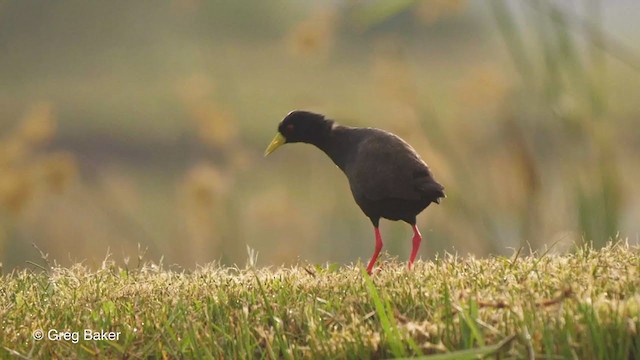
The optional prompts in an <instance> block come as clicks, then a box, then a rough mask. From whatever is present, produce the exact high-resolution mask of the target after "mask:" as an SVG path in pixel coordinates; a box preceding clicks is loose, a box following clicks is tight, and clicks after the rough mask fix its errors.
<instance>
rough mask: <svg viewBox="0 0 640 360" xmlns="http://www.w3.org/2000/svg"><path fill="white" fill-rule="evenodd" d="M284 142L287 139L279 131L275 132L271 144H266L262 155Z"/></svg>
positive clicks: (274, 149) (267, 153)
mask: <svg viewBox="0 0 640 360" xmlns="http://www.w3.org/2000/svg"><path fill="white" fill-rule="evenodd" d="M285 142H287V139H285V138H284V136H282V134H280V132H278V133H276V136H275V137H274V138H273V140H271V144H269V146H267V150H265V151H264V156H267V155H269V154H271V153H272V152H274V151H276V149H277V148H279V147H280V146H282V144H284V143H285Z"/></svg>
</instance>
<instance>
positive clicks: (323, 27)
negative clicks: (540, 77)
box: [288, 10, 336, 56]
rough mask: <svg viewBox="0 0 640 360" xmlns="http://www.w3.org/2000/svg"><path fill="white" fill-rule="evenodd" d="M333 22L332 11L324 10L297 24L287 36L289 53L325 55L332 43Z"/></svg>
mask: <svg viewBox="0 0 640 360" xmlns="http://www.w3.org/2000/svg"><path fill="white" fill-rule="evenodd" d="M335 20H336V13H335V12H334V11H330V10H324V11H318V12H316V13H314V14H313V15H312V16H311V17H309V18H307V19H305V20H303V21H302V22H300V23H298V24H297V25H296V26H295V27H294V28H293V30H292V31H291V32H290V33H289V36H288V43H289V48H290V50H291V52H292V53H293V54H294V55H297V56H311V55H323V54H327V53H328V52H329V51H330V50H331V47H332V46H333V42H334V30H335V23H336V21H335Z"/></svg>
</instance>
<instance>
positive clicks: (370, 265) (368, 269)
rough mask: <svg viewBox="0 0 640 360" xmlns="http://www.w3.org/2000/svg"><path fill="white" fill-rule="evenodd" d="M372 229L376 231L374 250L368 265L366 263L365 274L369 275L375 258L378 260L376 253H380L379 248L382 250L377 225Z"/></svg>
mask: <svg viewBox="0 0 640 360" xmlns="http://www.w3.org/2000/svg"><path fill="white" fill-rule="evenodd" d="M374 230H375V232H376V250H375V251H374V252H373V256H372V257H371V260H370V261H369V265H367V274H369V275H371V270H373V265H375V263H376V260H378V255H379V254H380V250H382V236H380V230H379V229H378V228H377V227H374Z"/></svg>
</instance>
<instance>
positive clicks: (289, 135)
mask: <svg viewBox="0 0 640 360" xmlns="http://www.w3.org/2000/svg"><path fill="white" fill-rule="evenodd" d="M332 125H333V121H331V120H327V119H325V117H324V115H322V114H316V113H312V112H309V111H303V110H294V111H292V112H290V113H289V114H287V116H285V117H284V119H282V121H281V122H280V124H279V125H278V132H277V133H276V136H275V137H274V138H273V140H272V141H271V144H269V146H267V149H266V150H265V152H264V156H267V155H269V154H271V153H272V152H274V151H275V150H276V149H277V148H279V147H280V146H282V145H284V144H286V143H296V142H304V143H309V144H317V143H318V141H319V140H321V139H322V137H323V136H326V134H327V133H328V132H329V131H331V126H332Z"/></svg>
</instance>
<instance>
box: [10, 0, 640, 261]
mask: <svg viewBox="0 0 640 360" xmlns="http://www.w3.org/2000/svg"><path fill="white" fill-rule="evenodd" d="M634 11H635V12H634ZM639 11H640V7H639V6H638V5H637V4H635V3H633V2H628V1H623V0H618V1H612V2H603V1H600V0H583V1H577V2H574V3H572V5H571V6H569V5H568V4H564V3H562V2H558V1H546V0H536V1H530V2H526V3H522V4H514V3H511V2H507V1H501V0H496V1H491V2H470V1H464V0H456V1H440V0H424V1H395V2H387V1H351V2H344V3H342V2H328V3H322V4H317V3H314V2H293V1H284V0H279V1H273V2H264V3H256V2H253V1H234V2H226V1H199V0H174V1H170V2H165V3H163V4H154V5H153V6H150V4H148V3H146V2H135V3H132V2H126V1H113V2H109V3H102V4H94V3H86V2H81V1H71V0H69V1H58V2H42V1H35V0H32V1H17V0H14V1H2V2H0V51H1V52H2V56H1V57H0V78H1V79H2V81H0V171H2V176H1V177H0V262H2V263H3V264H4V267H5V268H13V267H16V266H18V267H21V266H25V261H26V260H29V259H32V258H33V257H34V255H35V254H36V253H37V252H35V251H34V250H33V247H32V244H36V245H37V247H39V248H40V249H42V250H43V251H45V252H47V253H50V254H51V256H52V257H53V258H55V259H57V260H58V261H60V262H63V263H64V262H76V261H81V260H87V261H88V264H89V265H95V264H97V263H98V262H99V260H100V259H99V258H100V256H99V255H98V254H104V252H105V251H106V249H111V251H112V252H113V253H114V254H115V257H116V258H118V259H120V261H124V260H125V259H127V257H128V256H130V255H131V254H133V253H135V252H136V251H137V248H138V246H140V247H142V248H146V249H148V250H147V251H148V256H150V257H151V258H160V257H164V258H165V261H167V262H169V263H177V264H180V265H182V266H187V267H193V266H194V263H204V262H208V261H211V260H220V261H222V262H223V263H227V264H231V263H242V262H243V261H244V259H245V258H246V251H245V248H246V246H247V245H248V246H250V247H252V248H254V249H256V250H257V251H258V253H259V256H260V264H262V265H268V264H282V263H292V262H296V261H297V260H298V259H305V260H309V261H313V262H325V261H330V262H350V261H355V260H356V259H358V258H367V257H368V256H369V255H370V252H371V251H372V247H373V233H372V230H371V229H370V224H369V222H368V220H367V219H366V218H365V217H364V216H363V215H362V214H361V213H360V211H359V209H358V208H357V206H356V205H355V203H354V202H353V200H352V199H351V196H350V193H349V188H348V184H347V182H346V180H345V179H344V177H343V175H342V174H340V172H339V171H338V170H337V169H336V168H335V167H334V166H332V165H331V162H330V161H329V160H328V159H326V158H325V156H324V154H322V153H321V152H319V151H317V150H315V149H313V148H312V147H310V146H303V145H290V146H291V147H289V146H287V147H286V148H285V149H284V150H283V151H282V152H278V153H277V154H274V156H273V157H271V158H269V159H263V158H262V156H261V154H262V151H263V150H264V147H265V146H266V145H267V143H268V142H269V140H270V139H271V137H272V135H273V132H275V130H276V125H277V123H278V122H279V121H280V119H281V118H282V117H283V116H284V115H285V114H286V113H287V112H288V111H290V110H292V109H296V108H304V109H310V110H316V111H321V112H323V113H325V114H327V115H329V116H330V117H332V118H334V119H336V120H338V121H340V122H342V123H345V124H349V125H354V126H373V127H380V128H384V129H388V130H390V131H392V132H395V133H397V134H398V135H400V136H402V137H403V138H405V139H406V140H408V141H409V142H410V143H411V144H413V145H414V147H415V148H416V149H417V150H418V152H419V153H420V154H421V155H422V156H423V158H424V159H425V160H426V161H427V162H428V163H429V165H430V166H431V168H432V169H433V170H434V172H435V174H436V177H437V178H438V180H439V181H440V182H442V183H443V184H444V185H445V187H446V189H447V194H448V198H447V199H446V201H445V202H444V203H443V204H442V205H440V206H437V207H436V206H434V207H433V208H429V209H427V211H425V213H424V214H423V215H421V216H420V217H419V225H420V227H421V229H423V234H424V235H425V238H426V242H425V245H424V248H423V249H422V253H421V254H422V256H423V257H432V256H434V254H435V253H437V252H441V251H443V250H445V249H446V250H451V249H455V250H457V251H460V252H462V253H466V252H471V253H475V254H478V255H485V254H488V253H505V252H508V251H509V250H508V248H509V247H519V246H520V245H522V244H530V245H531V246H532V247H533V248H539V247H541V246H544V245H549V244H557V243H559V244H560V245H559V246H558V247H557V249H560V250H562V249H564V248H566V247H567V245H569V244H573V243H576V242H582V241H588V242H591V241H594V242H596V245H598V244H603V243H604V241H606V239H607V238H609V237H614V236H615V235H616V234H617V233H621V234H622V235H623V236H630V237H631V241H638V239H637V237H638V235H637V234H638V233H639V232H640V228H639V226H640V225H639V224H638V221H637V219H638V215H640V192H639V191H638V190H637V186H635V184H636V181H637V179H638V178H639V175H640V174H639V170H638V166H637V159H638V156H639V155H640V137H639V135H638V134H640V132H639V131H638V118H639V116H640V110H638V108H637V106H636V101H635V100H636V99H637V98H638V97H639V96H640V82H639V80H640V72H639V68H640V60H638V58H637V54H638V53H640V48H637V45H636V43H637V41H635V40H636V39H637V37H638V35H639V34H638V32H637V29H635V30H634V29H633V28H631V30H628V29H627V28H625V24H633V21H635V17H634V16H633V14H638V12H639ZM629 26H630V25H629ZM632 45H633V46H636V48H632V47H629V46H632ZM296 150H297V151H296ZM382 231H383V238H384V239H385V244H386V247H385V249H386V250H388V251H389V252H391V253H393V254H397V255H400V254H403V255H406V254H408V252H409V247H410V235H411V234H410V230H409V229H408V228H407V227H406V226H405V225H404V224H400V223H391V222H383V224H382Z"/></svg>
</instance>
